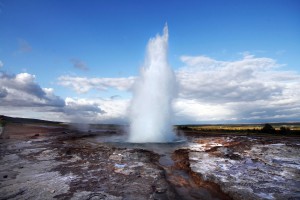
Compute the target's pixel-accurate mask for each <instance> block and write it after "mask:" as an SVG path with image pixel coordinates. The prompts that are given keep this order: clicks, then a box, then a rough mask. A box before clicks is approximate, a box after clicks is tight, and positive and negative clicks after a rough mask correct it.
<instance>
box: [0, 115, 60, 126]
mask: <svg viewBox="0 0 300 200" xmlns="http://www.w3.org/2000/svg"><path fill="white" fill-rule="evenodd" d="M0 116H1V117H3V119H4V120H5V121H6V122H11V123H24V124H25V123H29V124H30V123H35V124H60V123H61V122H54V121H48V120H41V119H29V118H21V117H9V116H5V115H0Z"/></svg>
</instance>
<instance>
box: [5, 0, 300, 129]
mask: <svg viewBox="0 0 300 200" xmlns="http://www.w3.org/2000/svg"><path fill="white" fill-rule="evenodd" d="M165 23H167V24H168V28H169V49H168V62H169V64H170V66H171V67H172V69H173V70H174V73H175V75H176V79H177V83H178V95H177V97H176V98H175V99H174V101H173V109H174V123H175V124H185V123H193V124H205V123H265V122H292V121H300V90H299V88H300V59H299V55H300V37H299V36H300V1H298V0H245V1H240V0H226V1H225V0H224V1H223V0H195V1H194V0H189V1H179V0H174V1H169V0H165V1H158V0H151V1H146V0H127V1H124V0H110V1H105V0H88V1H83V0H62V1H61V0H51V1H50V0H47V1H46V0H30V1H25V0H0V114H2V115H9V116H14V117H30V118H38V119H47V120H55V121H72V122H74V121H76V122H86V123H128V108H129V107H130V101H131V98H132V87H133V85H134V82H135V80H136V78H137V77H138V76H139V72H140V68H141V67H142V66H143V63H144V58H145V52H146V46H147V43H148V41H149V39H150V38H153V37H155V36H156V35H157V34H161V33H162V29H163V27H164V25H165Z"/></svg>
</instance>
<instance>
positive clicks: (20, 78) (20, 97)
mask: <svg viewBox="0 0 300 200" xmlns="http://www.w3.org/2000/svg"><path fill="white" fill-rule="evenodd" d="M0 85H1V94H2V98H1V101H0V106H13V107H45V106H55V107H62V106H64V101H63V100H62V99H61V98H60V97H58V96H56V95H54V94H53V93H52V92H51V90H50V89H44V88H41V87H40V86H39V85H38V84H37V83H36V82H35V76H34V75H32V74H28V73H20V74H17V75H8V74H5V73H0ZM3 94H5V95H3Z"/></svg>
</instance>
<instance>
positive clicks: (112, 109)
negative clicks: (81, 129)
mask: <svg viewBox="0 0 300 200" xmlns="http://www.w3.org/2000/svg"><path fill="white" fill-rule="evenodd" d="M0 85H1V87H0V114H5V115H9V116H16V117H32V118H41V119H47V120H54V121H68V122H78V123H82V122H84V123H101V122H102V123H114V122H119V123H121V122H122V123H123V122H125V121H126V113H127V107H128V100H122V99H118V98H108V99H83V98H81V99H76V98H71V97H67V98H66V99H62V98H60V97H58V96H56V95H55V94H54V90H53V89H52V88H42V87H41V86H40V85H39V84H38V83H36V82H35V75H32V74H29V73H20V74H17V75H9V74H5V73H0Z"/></svg>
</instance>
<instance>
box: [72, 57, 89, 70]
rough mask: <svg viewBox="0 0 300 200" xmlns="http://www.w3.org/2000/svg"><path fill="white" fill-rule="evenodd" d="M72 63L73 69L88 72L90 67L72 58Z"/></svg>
mask: <svg viewBox="0 0 300 200" xmlns="http://www.w3.org/2000/svg"><path fill="white" fill-rule="evenodd" d="M70 62H71V63H72V64H73V67H74V68H76V69H80V70H84V71H86V70H88V69H89V68H88V66H87V65H86V64H85V63H84V62H83V61H82V60H80V59H77V58H72V59H71V60H70Z"/></svg>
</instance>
